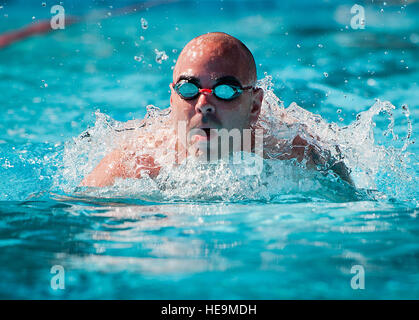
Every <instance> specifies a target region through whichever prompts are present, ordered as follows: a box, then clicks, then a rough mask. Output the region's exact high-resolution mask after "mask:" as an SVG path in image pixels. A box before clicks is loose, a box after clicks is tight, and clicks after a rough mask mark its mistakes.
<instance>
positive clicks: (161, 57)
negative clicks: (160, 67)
mask: <svg viewBox="0 0 419 320" xmlns="http://www.w3.org/2000/svg"><path fill="white" fill-rule="evenodd" d="M154 52H155V54H156V62H157V63H160V64H161V63H162V62H163V61H165V60H167V59H168V58H169V56H168V55H167V54H166V52H164V51H159V50H157V49H154Z"/></svg>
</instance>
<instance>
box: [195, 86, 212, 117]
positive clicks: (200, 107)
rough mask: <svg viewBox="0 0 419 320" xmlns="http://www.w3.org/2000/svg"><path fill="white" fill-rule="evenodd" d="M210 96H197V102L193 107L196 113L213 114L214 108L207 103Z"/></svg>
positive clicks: (204, 94) (205, 94)
mask: <svg viewBox="0 0 419 320" xmlns="http://www.w3.org/2000/svg"><path fill="white" fill-rule="evenodd" d="M209 95H210V94H207V93H206V92H205V93H203V94H200V95H199V98H198V101H197V103H196V105H195V110H196V112H197V113H202V114H204V115H205V114H209V113H215V107H214V106H213V105H211V104H210V103H209V101H208V96H209Z"/></svg>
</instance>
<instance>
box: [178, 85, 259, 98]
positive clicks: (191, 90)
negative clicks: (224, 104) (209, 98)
mask: <svg viewBox="0 0 419 320" xmlns="http://www.w3.org/2000/svg"><path fill="white" fill-rule="evenodd" d="M253 88H254V87H253V86H247V87H242V86H239V85H234V84H227V83H219V84H216V85H215V86H214V87H212V89H206V88H201V87H200V86H199V85H198V84H196V83H194V82H191V81H189V80H180V81H179V82H178V83H176V84H174V83H173V89H175V91H176V93H177V94H178V95H180V96H181V97H182V98H183V99H185V100H192V99H195V98H196V97H197V96H199V94H200V93H208V94H214V96H216V97H217V98H218V99H221V100H233V99H235V98H237V97H238V96H240V95H241V94H242V92H243V91H244V90H249V89H253Z"/></svg>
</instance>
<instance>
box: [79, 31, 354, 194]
mask: <svg viewBox="0 0 419 320" xmlns="http://www.w3.org/2000/svg"><path fill="white" fill-rule="evenodd" d="M256 81H257V78H256V64H255V60H254V58H253V55H252V53H251V52H250V50H249V49H248V48H247V47H246V46H245V45H244V44H243V43H242V42H241V41H240V40H238V39H236V38H234V37H232V36H230V35H228V34H226V33H222V32H213V33H207V34H203V35H201V36H198V37H196V38H194V39H193V40H191V41H190V42H189V43H188V44H187V45H186V46H185V47H184V49H183V50H182V52H181V53H180V55H179V58H178V60H177V62H176V65H175V67H174V70H173V80H172V83H171V84H170V90H171V96H170V115H169V117H170V120H169V123H170V126H171V127H172V128H173V136H175V137H177V138H179V136H180V134H181V133H180V132H179V128H180V126H179V124H183V126H184V131H185V132H186V133H187V135H188V137H189V138H190V140H188V142H187V143H186V145H185V144H184V143H179V140H176V141H175V142H173V139H171V138H172V137H171V134H169V135H168V134H167V132H166V133H164V131H162V132H155V133H153V135H150V136H148V137H147V139H148V140H147V141H148V142H147V145H149V144H150V143H151V144H152V145H153V148H154V151H158V150H160V151H162V152H163V149H164V150H169V151H170V150H172V151H173V153H175V154H176V163H177V164H179V163H182V161H183V160H185V159H186V158H188V157H190V156H192V157H199V156H200V155H202V153H203V151H208V150H209V151H210V152H211V150H210V148H211V147H210V145H211V141H212V140H214V138H217V132H219V131H221V129H226V130H227V131H232V130H236V131H238V132H240V134H243V133H244V132H245V131H246V130H248V131H250V132H251V139H250V140H251V147H250V150H251V151H254V150H255V145H254V144H255V130H256V129H257V128H258V120H259V116H260V112H261V107H262V101H263V95H264V92H263V89H261V88H258V87H256ZM281 122H282V123H278V126H287V125H288V126H289V125H293V124H295V123H298V119H295V118H293V117H291V116H289V115H287V113H286V110H284V111H283V114H282V115H281ZM303 136H304V137H307V136H311V137H313V136H312V135H310V134H309V133H308V132H307V133H306V135H301V134H297V135H296V136H295V137H292V139H291V140H286V139H284V140H283V141H279V140H275V139H273V138H272V137H265V136H264V137H263V139H264V140H263V158H270V159H272V158H273V157H272V155H275V157H274V158H275V159H279V160H290V159H296V160H297V161H299V162H302V161H304V163H305V164H306V167H307V168H308V169H310V168H311V169H318V168H319V167H321V168H323V170H324V171H330V170H332V171H333V172H335V173H336V174H337V175H339V176H340V177H341V178H342V179H343V180H345V181H346V182H348V183H352V180H351V177H350V172H349V170H348V169H347V168H346V166H345V164H344V163H343V161H341V160H339V161H338V160H336V159H335V158H334V157H332V156H330V152H327V151H325V150H319V147H318V146H317V145H315V144H314V143H310V142H309V141H308V139H305V138H303ZM140 138H141V139H137V140H136V141H137V145H135V143H134V145H133V144H132V143H131V144H124V143H123V142H121V146H120V147H119V148H116V149H115V150H113V151H111V152H110V153H109V154H108V155H106V156H105V157H104V158H103V159H102V160H101V161H100V163H99V164H98V165H97V166H96V168H94V169H93V171H92V172H91V173H90V174H89V175H87V176H86V177H85V178H84V179H83V181H82V182H81V186H90V187H104V186H110V185H113V184H114V182H115V180H116V179H117V178H123V179H127V178H141V176H142V175H143V173H144V172H147V174H148V175H149V176H150V177H151V178H155V177H156V176H158V174H159V171H160V169H161V167H162V166H164V165H167V164H165V163H164V162H162V161H160V159H157V158H156V156H154V155H153V154H148V153H141V152H138V151H139V150H141V149H142V148H143V145H141V142H140V141H144V137H140ZM243 140H244V138H243ZM230 143H231V142H229V145H230ZM241 147H243V145H241ZM205 149H207V150H205ZM229 150H231V149H229ZM233 151H243V150H233ZM219 157H222V154H221V153H219ZM133 163H134V164H135V165H133Z"/></svg>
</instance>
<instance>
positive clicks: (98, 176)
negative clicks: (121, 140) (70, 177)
mask: <svg viewBox="0 0 419 320" xmlns="http://www.w3.org/2000/svg"><path fill="white" fill-rule="evenodd" d="M122 159H123V152H122V151H121V150H117V149H116V150H113V151H112V152H111V153H109V154H108V155H106V156H105V157H104V158H103V159H102V160H101V161H100V163H99V164H98V165H97V166H96V168H94V169H93V171H92V172H91V173H90V174H88V175H87V176H86V177H85V178H84V179H83V181H82V182H81V184H80V186H82V187H106V186H110V185H113V184H114V182H115V179H116V178H118V177H124V175H125V168H124V166H123V161H122Z"/></svg>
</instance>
